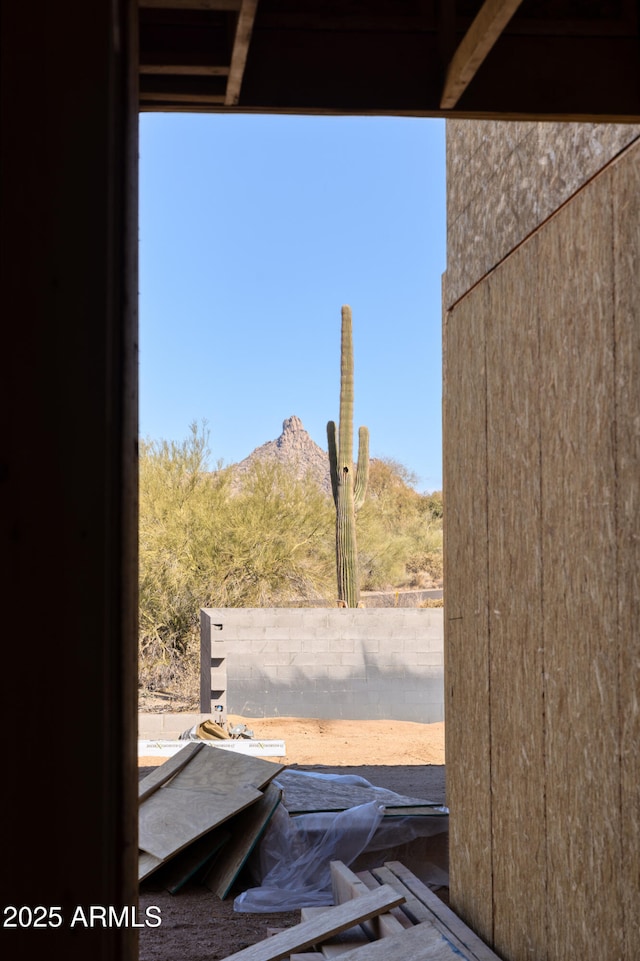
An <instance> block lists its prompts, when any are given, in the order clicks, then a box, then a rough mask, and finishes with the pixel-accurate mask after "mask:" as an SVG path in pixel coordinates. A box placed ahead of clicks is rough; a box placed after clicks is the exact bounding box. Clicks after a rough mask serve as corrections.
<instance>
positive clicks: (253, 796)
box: [138, 742, 283, 896]
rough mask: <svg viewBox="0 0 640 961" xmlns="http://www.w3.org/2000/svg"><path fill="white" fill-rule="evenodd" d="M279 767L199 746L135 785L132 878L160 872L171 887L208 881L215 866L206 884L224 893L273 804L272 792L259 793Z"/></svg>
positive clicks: (276, 790)
mask: <svg viewBox="0 0 640 961" xmlns="http://www.w3.org/2000/svg"><path fill="white" fill-rule="evenodd" d="M282 769H283V765H281V764H277V763H275V762H273V761H264V760H261V759H259V758H252V757H247V756H245V755H241V754H235V753H233V752H229V751H211V750H208V749H207V747H206V746H205V743H204V742H200V743H190V744H188V745H186V746H184V747H183V749H182V750H181V751H180V752H178V753H177V754H175V755H174V756H173V757H171V758H170V759H169V760H168V761H165V763H164V764H162V765H159V766H158V767H157V768H155V769H154V770H153V771H152V772H151V774H149V775H147V777H145V778H143V779H142V781H141V782H140V785H139V803H140V807H139V819H138V821H139V832H138V833H139V840H138V846H139V849H140V850H139V869H138V880H139V881H142V880H144V879H145V878H148V877H150V876H151V875H152V874H155V873H156V872H158V871H159V870H160V869H162V868H166V869H167V872H166V873H167V875H170V882H169V883H168V884H167V887H168V890H178V889H179V887H180V886H181V884H182V883H184V881H185V880H187V879H189V878H192V877H193V876H194V874H197V873H200V874H201V875H202V877H203V878H204V877H207V876H209V874H210V871H211V869H212V868H213V866H214V862H215V873H214V877H213V881H212V882H211V883H212V884H213V885H214V887H215V889H216V890H217V891H218V892H220V891H224V892H225V893H226V892H227V890H228V888H229V887H230V886H231V884H232V883H233V881H234V879H235V877H236V876H237V874H238V873H239V871H240V870H241V868H242V866H243V865H244V862H245V861H246V858H247V857H248V856H249V854H250V853H251V851H252V850H253V847H254V846H255V844H256V843H257V842H258V840H259V838H260V836H261V835H262V833H263V831H264V830H265V828H266V826H267V824H268V822H269V820H270V818H271V816H272V815H273V812H274V811H275V809H276V807H277V806H278V804H279V803H280V798H281V795H282V792H281V790H280V789H279V788H273V789H271V790H265V789H266V788H267V787H268V786H269V785H270V784H271V781H273V779H274V777H275V776H276V775H277V774H278V773H279V772H280V771H282ZM254 805H255V806H256V810H255V811H252V812H251V815H250V816H249V815H247V816H244V817H242V818H241V819H239V818H238V815H239V814H241V812H244V811H245V810H246V809H247V808H251V807H252V806H254ZM222 825H224V828H222ZM198 842H199V843H198ZM196 844H198V846H197V847H194V845H196ZM181 852H185V853H184V854H183V856H182V858H181V860H180V861H176V858H177V857H178V856H179V855H180V854H181ZM221 896H223V895H221Z"/></svg>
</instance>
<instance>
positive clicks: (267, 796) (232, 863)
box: [203, 784, 282, 899]
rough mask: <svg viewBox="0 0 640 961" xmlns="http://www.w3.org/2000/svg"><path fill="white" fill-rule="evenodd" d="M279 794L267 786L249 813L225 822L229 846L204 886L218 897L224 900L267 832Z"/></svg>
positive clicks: (212, 869) (213, 866) (276, 790)
mask: <svg viewBox="0 0 640 961" xmlns="http://www.w3.org/2000/svg"><path fill="white" fill-rule="evenodd" d="M281 797H282V792H281V790H280V788H278V787H276V785H275V784H269V785H267V787H266V789H265V792H264V794H263V796H262V797H261V798H260V799H259V800H258V801H257V802H256V803H255V804H253V805H252V806H251V807H250V808H249V810H248V811H244V812H243V813H242V814H241V815H239V816H237V817H235V818H232V819H231V821H228V822H227V829H228V831H229V834H230V843H229V844H228V845H226V846H225V848H224V850H223V851H222V852H221V853H220V856H219V857H218V858H216V860H215V862H214V863H213V864H212V866H211V869H210V871H209V872H207V874H206V875H205V877H204V880H203V883H204V884H205V885H206V887H208V888H209V890H210V891H213V893H214V894H217V895H218V897H219V898H222V899H224V898H226V897H227V895H228V894H229V892H230V890H231V888H232V886H233V882H234V881H235V880H236V878H237V877H238V875H239V873H240V871H241V870H242V868H243V867H244V865H245V863H246V861H247V858H248V857H249V855H250V854H251V852H252V851H253V849H254V848H255V846H256V844H257V843H258V841H259V840H260V838H261V837H262V835H263V833H264V831H265V830H266V827H267V825H268V824H269V821H270V820H271V818H272V817H273V814H274V812H275V810H276V808H277V807H278V805H279V804H280V800H281Z"/></svg>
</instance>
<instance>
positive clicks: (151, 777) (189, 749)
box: [138, 743, 204, 804]
mask: <svg viewBox="0 0 640 961" xmlns="http://www.w3.org/2000/svg"><path fill="white" fill-rule="evenodd" d="M202 747H204V745H203V744H197V743H194V744H187V745H186V746H185V747H183V748H182V749H181V750H180V751H178V752H177V753H176V754H174V755H173V757H171V758H169V760H167V761H165V762H164V763H163V764H159V765H158V766H157V767H155V768H154V769H153V771H150V772H149V774H147V775H146V776H145V777H143V778H142V780H141V781H139V782H138V803H139V804H142V802H143V801H145V800H146V799H147V798H148V797H150V796H151V795H152V794H153V793H154V791H157V790H158V788H160V787H162V785H163V784H166V783H167V781H169V780H170V779H171V778H173V777H174V776H175V775H176V774H177V773H178V772H179V771H181V770H182V769H183V768H184V767H185V766H186V765H187V764H188V763H189V762H190V761H191V760H192V759H193V757H194V756H195V755H196V754H197V753H198V751H199V750H200V749H201V748H202Z"/></svg>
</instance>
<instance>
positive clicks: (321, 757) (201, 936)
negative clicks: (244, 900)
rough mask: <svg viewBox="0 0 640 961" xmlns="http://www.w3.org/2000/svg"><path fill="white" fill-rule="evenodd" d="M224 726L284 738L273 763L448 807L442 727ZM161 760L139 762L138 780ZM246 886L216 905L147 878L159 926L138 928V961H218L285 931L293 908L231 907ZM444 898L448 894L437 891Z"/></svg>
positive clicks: (250, 722)
mask: <svg viewBox="0 0 640 961" xmlns="http://www.w3.org/2000/svg"><path fill="white" fill-rule="evenodd" d="M229 723H230V724H246V726H247V728H249V729H250V730H252V731H253V732H254V736H255V737H256V738H265V739H272V738H275V739H278V740H284V742H285V750H286V756H285V757H284V758H282V757H279V758H273V760H275V761H278V762H279V763H282V764H286V765H287V766H290V767H293V768H298V769H302V770H315V771H324V772H327V773H337V774H346V773H354V774H359V775H360V776H362V777H365V778H366V779H367V780H368V781H369V782H370V783H371V784H375V785H377V786H378V787H384V788H388V789H390V790H392V791H396V792H397V793H398V794H406V795H409V796H413V797H421V798H425V799H426V800H430V801H434V802H436V803H442V804H444V803H446V797H445V756H444V724H417V723H413V722H405V721H341V720H317V719H314V718H285V717H278V718H247V717H239V716H237V715H233V716H230V717H229ZM163 760H164V759H163V758H157V757H150V758H145V757H141V758H140V759H139V774H140V777H144V776H145V775H146V774H147V773H149V771H150V770H151V769H152V767H153V766H155V765H157V764H158V763H162V762H163ZM250 884H251V881H250V879H248V878H247V877H246V876H244V875H241V876H240V877H239V878H238V883H237V885H236V887H235V888H234V889H233V890H232V891H231V892H230V894H229V895H228V897H227V898H226V899H225V900H224V901H221V900H220V899H219V898H217V897H216V896H215V895H213V894H212V893H211V892H210V891H209V890H208V888H205V887H203V886H199V885H187V886H185V887H184V888H182V889H181V890H180V891H179V892H178V894H175V895H171V894H169V893H168V892H166V891H165V890H163V888H162V887H160V886H159V885H158V884H154V882H153V878H150V879H149V880H148V881H147V882H143V884H142V885H141V887H140V908H141V911H142V912H144V910H145V909H146V908H147V907H148V906H150V905H154V906H157V907H158V908H160V912H161V917H162V923H161V924H160V925H159V926H158V927H154V928H151V927H146V928H142V929H140V947H139V958H140V961H175V959H176V958H179V959H180V961H221V959H223V958H226V957H228V956H229V955H230V954H233V953H234V952H236V951H239V950H241V949H242V948H244V947H247V946H248V945H250V944H254V943H255V942H256V941H261V940H262V939H263V938H264V937H266V935H267V928H268V927H289V926H291V925H294V924H298V922H299V921H300V912H299V911H289V912H284V913H278V914H266V915H265V914H245V913H238V912H235V911H234V910H233V899H234V898H235V896H236V895H237V894H239V893H240V892H241V891H242V890H244V889H245V888H246V887H247V886H249V885H250ZM437 893H438V894H439V895H440V896H441V897H443V899H444V900H446V899H447V892H446V890H442V889H441V890H439V891H438V892H437Z"/></svg>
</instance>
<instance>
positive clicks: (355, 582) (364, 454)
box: [327, 306, 369, 607]
mask: <svg viewBox="0 0 640 961" xmlns="http://www.w3.org/2000/svg"><path fill="white" fill-rule="evenodd" d="M327 441H328V448H329V467H330V472H331V488H332V490H333V500H334V502H335V505H336V567H337V574H338V601H339V602H342V603H343V604H345V605H346V606H347V607H357V606H358V603H359V601H360V584H359V578H358V548H357V542H356V512H357V511H358V510H359V509H360V507H362V504H363V502H364V498H365V494H366V492H367V482H368V479H369V430H368V428H367V427H361V428H360V429H359V431H358V464H357V467H356V468H355V471H354V466H353V333H352V320H351V308H350V307H347V306H344V307H343V308H342V350H341V359H340V429H339V432H336V424H335V421H332V420H330V421H329V423H328V424H327Z"/></svg>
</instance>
